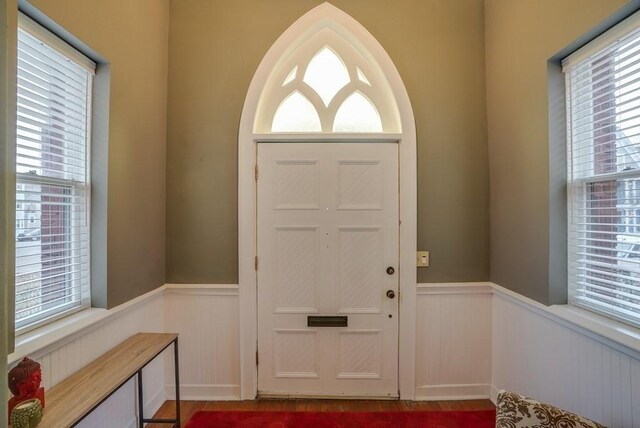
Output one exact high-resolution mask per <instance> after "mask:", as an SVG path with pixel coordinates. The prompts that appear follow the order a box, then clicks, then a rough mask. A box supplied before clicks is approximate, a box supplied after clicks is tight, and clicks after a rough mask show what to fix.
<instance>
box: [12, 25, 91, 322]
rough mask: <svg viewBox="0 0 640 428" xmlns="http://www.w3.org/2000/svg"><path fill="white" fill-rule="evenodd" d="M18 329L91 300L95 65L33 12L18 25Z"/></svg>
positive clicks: (80, 307)
mask: <svg viewBox="0 0 640 428" xmlns="http://www.w3.org/2000/svg"><path fill="white" fill-rule="evenodd" d="M17 62H18V70H17V83H18V88H17V92H18V100H17V101H18V102H17V124H16V125H17V127H16V133H17V138H16V287H15V292H16V295H15V303H16V305H15V308H16V312H15V322H16V330H17V331H18V332H21V331H25V330H27V329H30V328H33V327H36V326H39V325H42V324H44V323H46V322H49V321H51V320H53V319H56V318H59V317H61V316H64V315H67V314H69V313H71V312H74V311H77V310H80V309H83V308H86V307H88V306H89V305H90V295H89V293H90V287H89V278H90V260H89V255H90V248H89V230H90V213H89V207H90V201H89V198H90V180H89V178H90V172H89V166H90V150H89V149H90V144H89V143H90V134H91V126H90V125H91V92H92V80H93V75H94V73H95V64H94V63H93V62H92V61H90V60H89V59H88V58H86V57H85V56H83V55H82V54H80V53H79V52H78V51H76V50H75V49H73V48H72V47H71V46H69V45H67V44H66V43H65V42H63V41H62V40H60V39H59V38H57V37H56V36H54V35H53V34H51V33H49V32H48V31H46V30H45V29H44V28H42V27H40V26H39V25H37V24H36V23H35V22H33V21H31V20H30V19H29V18H27V17H25V16H22V15H21V16H20V20H19V29H18V58H17Z"/></svg>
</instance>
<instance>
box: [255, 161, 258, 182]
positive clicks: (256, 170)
mask: <svg viewBox="0 0 640 428" xmlns="http://www.w3.org/2000/svg"><path fill="white" fill-rule="evenodd" d="M255 171H256V181H258V164H256V169H255Z"/></svg>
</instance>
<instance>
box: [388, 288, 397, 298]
mask: <svg viewBox="0 0 640 428" xmlns="http://www.w3.org/2000/svg"><path fill="white" fill-rule="evenodd" d="M387 297H388V298H390V299H393V298H394V297H396V293H395V292H394V291H393V290H387Z"/></svg>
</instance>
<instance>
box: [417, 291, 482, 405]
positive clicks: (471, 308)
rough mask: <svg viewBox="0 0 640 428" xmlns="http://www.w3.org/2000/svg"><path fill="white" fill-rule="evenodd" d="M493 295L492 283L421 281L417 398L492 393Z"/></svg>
mask: <svg viewBox="0 0 640 428" xmlns="http://www.w3.org/2000/svg"><path fill="white" fill-rule="evenodd" d="M491 295H492V288H491V285H490V284H488V283H447V284H419V285H418V296H417V302H416V305H417V307H416V379H415V385H416V392H415V399H416V400H460V399H472V398H488V397H489V393H490V390H491V330H492V329H491V322H492V321H491V313H492V312H491Z"/></svg>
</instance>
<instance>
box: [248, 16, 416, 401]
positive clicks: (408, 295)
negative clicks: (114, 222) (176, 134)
mask: <svg viewBox="0 0 640 428" xmlns="http://www.w3.org/2000/svg"><path fill="white" fill-rule="evenodd" d="M324 27H330V28H331V29H332V30H333V31H335V32H336V33H337V34H339V35H340V36H342V37H343V38H344V39H345V40H347V41H348V42H349V43H351V45H353V46H354V47H356V48H357V49H358V50H359V52H360V53H361V54H363V55H364V56H365V57H366V58H367V60H368V61H369V63H371V64H376V65H377V66H378V67H380V70H381V72H382V74H383V75H384V76H385V77H386V79H387V81H388V82H389V87H390V89H391V93H392V96H393V102H394V103H395V104H396V105H397V109H398V118H399V119H398V120H399V122H398V123H399V124H400V125H401V126H400V127H399V128H398V129H397V132H392V133H391V134H392V135H393V136H394V137H396V136H397V135H398V134H399V136H400V138H397V139H396V140H395V141H397V142H398V144H399V162H400V177H399V178H400V221H401V226H400V266H399V268H400V270H399V273H400V333H399V342H400V346H399V368H400V372H399V378H398V382H399V390H400V397H401V398H402V399H404V400H411V399H413V398H414V395H415V385H414V380H415V377H414V375H415V312H416V309H415V307H416V276H417V272H416V266H415V254H416V253H415V252H416V247H417V160H416V159H417V158H416V129H415V121H414V116H413V110H412V108H411V102H410V100H409V95H408V93H407V90H406V88H405V86H404V84H403V82H402V79H401V77H400V73H399V72H398V70H397V69H396V67H395V65H394V64H393V61H392V60H391V58H390V57H389V55H388V54H387V52H385V50H384V48H383V47H382V46H381V45H380V44H379V43H378V41H377V40H376V39H375V38H374V37H373V36H372V35H371V34H370V33H369V32H368V31H367V30H366V29H365V28H364V27H363V26H362V25H360V24H359V23H358V22H357V21H355V20H354V19H353V18H351V17H350V16H349V15H347V14H346V13H344V12H342V11H341V10H339V9H337V8H336V7H334V6H332V5H330V4H329V3H323V4H321V5H320V6H317V7H316V8H314V9H312V10H311V11H310V12H308V13H307V14H305V15H304V16H302V17H301V18H300V19H298V20H297V21H296V22H295V23H294V24H293V25H291V26H290V27H289V28H288V29H287V30H286V31H285V32H284V33H283V34H282V35H281V36H280V38H278V40H277V41H276V42H275V43H274V44H273V46H272V47H271V48H270V49H269V51H268V52H267V54H266V55H265V57H264V58H263V59H262V62H261V63H260V65H259V66H258V69H257V71H256V73H255V75H254V76H253V79H252V81H251V84H250V86H249V90H248V92H247V96H246V98H245V103H244V107H243V110H242V117H241V121H240V130H239V135H238V250H239V257H238V259H239V294H240V360H241V361H240V377H241V379H240V382H241V385H240V390H241V398H242V399H253V398H255V397H256V394H257V385H258V382H257V380H258V379H257V367H256V360H255V355H256V344H257V302H256V272H255V270H254V257H255V255H256V181H255V175H254V167H255V164H256V145H257V142H258V141H262V140H260V138H261V136H262V134H260V133H255V132H254V124H255V123H256V117H257V115H258V114H259V107H258V101H259V99H260V96H261V94H262V91H263V88H265V86H266V82H267V81H268V79H269V75H270V73H271V71H272V70H274V68H275V67H277V66H278V63H279V60H280V59H281V58H283V57H286V56H287V55H286V54H287V52H288V49H290V48H291V46H295V44H296V43H300V40H302V39H304V38H305V37H309V36H310V35H312V34H314V33H315V32H318V31H319V30H321V29H322V28H324ZM294 65H295V64H292V65H291V67H289V68H288V69H287V71H286V72H285V73H284V75H283V76H281V77H282V80H280V82H279V83H280V84H281V83H282V81H283V80H284V78H285V77H286V75H287V74H288V72H289V71H290V70H291V68H293V66H294ZM365 72H366V71H365ZM367 77H369V76H367ZM261 128H262V127H261V126H258V125H256V128H255V129H261ZM376 135H377V136H378V137H379V138H383V139H384V138H386V139H389V138H390V137H391V136H390V135H385V133H382V134H376ZM368 136H369V134H366V135H361V134H353V135H351V134H347V135H342V136H341V137H342V138H344V139H345V140H346V141H351V140H352V139H353V140H354V141H358V140H362V138H363V137H368ZM307 137H309V138H311V139H317V138H331V137H332V134H328V133H322V134H313V135H307ZM272 138H278V139H279V141H304V140H306V139H305V136H304V135H301V134H297V135H282V134H281V135H275V134H270V135H269V139H272Z"/></svg>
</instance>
